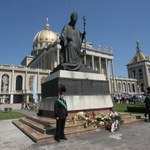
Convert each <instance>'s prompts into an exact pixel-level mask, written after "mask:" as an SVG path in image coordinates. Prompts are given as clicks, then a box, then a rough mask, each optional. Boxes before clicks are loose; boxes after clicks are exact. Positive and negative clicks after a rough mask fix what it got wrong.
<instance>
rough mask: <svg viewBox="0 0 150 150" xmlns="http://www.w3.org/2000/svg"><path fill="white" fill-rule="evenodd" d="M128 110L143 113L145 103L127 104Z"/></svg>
mask: <svg viewBox="0 0 150 150" xmlns="http://www.w3.org/2000/svg"><path fill="white" fill-rule="evenodd" d="M127 111H128V112H137V113H145V105H129V106H127Z"/></svg>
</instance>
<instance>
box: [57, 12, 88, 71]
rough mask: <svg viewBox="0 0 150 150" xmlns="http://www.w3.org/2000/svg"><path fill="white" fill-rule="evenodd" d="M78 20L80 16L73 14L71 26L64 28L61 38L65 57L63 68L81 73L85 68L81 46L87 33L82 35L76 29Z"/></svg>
mask: <svg viewBox="0 0 150 150" xmlns="http://www.w3.org/2000/svg"><path fill="white" fill-rule="evenodd" d="M77 19H78V14H77V13H76V12H73V13H72V14H71V17H70V22H69V24H68V25H65V26H64V28H63V30H62V33H61V36H60V44H61V46H62V52H63V55H64V56H63V57H64V62H63V63H62V64H61V66H62V67H63V69H65V70H72V71H80V70H82V68H84V65H83V63H82V61H81V56H80V55H81V45H82V42H83V39H84V37H85V34H86V32H85V31H84V32H83V33H81V32H80V31H79V29H77V28H76V27H75V25H76V22H77Z"/></svg>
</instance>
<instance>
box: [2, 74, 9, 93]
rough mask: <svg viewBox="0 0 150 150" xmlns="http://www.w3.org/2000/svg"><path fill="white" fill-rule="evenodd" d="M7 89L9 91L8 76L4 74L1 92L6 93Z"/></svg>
mask: <svg viewBox="0 0 150 150" xmlns="http://www.w3.org/2000/svg"><path fill="white" fill-rule="evenodd" d="M8 89H9V76H8V75H7V74H4V75H3V76H2V80H1V91H2V92H8Z"/></svg>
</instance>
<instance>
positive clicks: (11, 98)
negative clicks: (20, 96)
mask: <svg viewBox="0 0 150 150" xmlns="http://www.w3.org/2000/svg"><path fill="white" fill-rule="evenodd" d="M13 100H14V95H13V94H10V104H13V102H14V101H13Z"/></svg>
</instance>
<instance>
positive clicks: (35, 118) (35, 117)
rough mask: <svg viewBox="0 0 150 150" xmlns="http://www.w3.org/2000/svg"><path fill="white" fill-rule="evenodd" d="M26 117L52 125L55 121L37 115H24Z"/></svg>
mask: <svg viewBox="0 0 150 150" xmlns="http://www.w3.org/2000/svg"><path fill="white" fill-rule="evenodd" d="M26 118H28V119H30V120H33V121H36V122H38V123H41V124H43V125H51V126H52V125H53V124H55V123H56V121H55V119H52V118H47V117H39V116H26Z"/></svg>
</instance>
